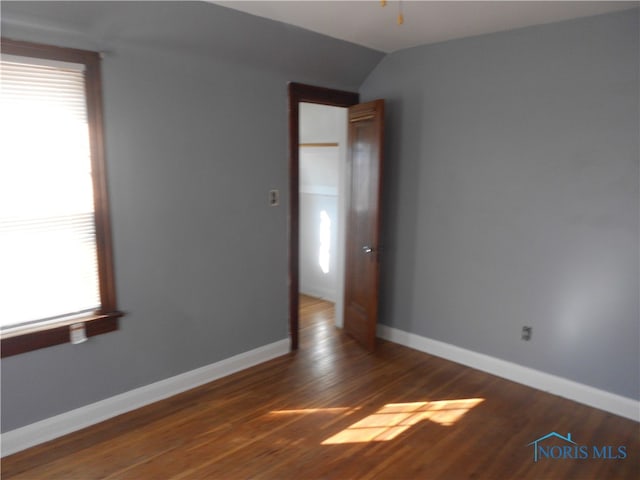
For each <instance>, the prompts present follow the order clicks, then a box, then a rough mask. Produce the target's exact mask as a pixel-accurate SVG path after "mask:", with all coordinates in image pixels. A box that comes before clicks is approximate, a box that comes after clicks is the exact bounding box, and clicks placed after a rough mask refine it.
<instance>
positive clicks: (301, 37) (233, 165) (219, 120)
mask: <svg viewBox="0 0 640 480" xmlns="http://www.w3.org/2000/svg"><path fill="white" fill-rule="evenodd" d="M2 29H3V36H6V37H10V38H16V39H21V40H30V41H40V42H47V43H53V44H59V45H65V46H73V47H79V48H90V49H99V50H104V51H106V52H107V53H106V55H105V57H104V63H103V80H104V103H105V128H106V140H107V142H106V151H107V166H108V174H109V187H110V194H111V208H112V210H111V213H112V221H113V234H114V250H115V252H114V253H115V261H116V264H115V267H116V280H117V290H118V294H119V304H120V308H121V309H122V310H124V311H125V312H127V316H126V317H125V318H124V319H123V320H122V322H121V330H120V331H118V332H115V333H110V334H107V335H102V336H99V337H94V338H92V339H90V341H88V342H86V343H84V344H80V345H75V346H74V345H69V344H67V345H61V346H56V347H51V348H47V349H43V350H38V351H34V352H30V353H26V354H23V355H18V356H14V357H9V358H6V359H3V361H2V429H3V431H7V430H12V429H14V428H17V427H20V426H23V425H26V424H29V423H32V422H35V421H38V420H41V419H44V418H47V417H50V416H52V415H55V414H59V413H62V412H65V411H68V410H71V409H74V408H77V407H81V406H83V405H86V404H89V403H92V402H95V401H98V400H101V399H104V398H107V397H110V396H113V395H116V394H118V393H122V392H125V391H127V390H130V389H133V388H135V387H139V386H142V385H146V384H149V383H152V382H154V381H157V380H161V379H164V378H167V377H170V376H173V375H176V374H179V373H182V372H185V371H188V370H191V369H194V368H197V367H201V366H204V365H208V364H210V363H213V362H216V361H219V360H222V359H224V358H228V357H230V356H232V355H235V354H238V353H241V352H245V351H247V350H250V349H252V348H256V347H259V346H262V345H265V344H268V343H271V342H274V341H277V340H281V339H285V338H287V337H288V321H287V315H288V312H287V305H288V303H287V233H286V231H287V211H288V194H287V185H288V173H287V155H288V154H287V150H286V148H287V94H286V92H287V82H288V81H301V82H305V83H312V84H319V85H326V86H333V87H336V88H343V89H351V90H357V88H358V86H359V85H360V84H361V82H362V81H363V79H364V77H365V76H366V74H367V73H368V72H369V71H370V70H371V69H372V68H373V66H374V65H375V64H376V63H377V62H378V61H379V59H380V58H381V57H382V54H381V53H379V52H375V51H372V50H368V49H365V48H361V47H357V46H354V45H351V44H348V43H345V42H341V41H338V40H333V39H329V38H327V37H323V36H321V35H317V34H314V33H311V32H306V31H303V30H301V29H296V28H293V27H289V26H286V25H284V24H280V23H275V22H271V21H267V20H262V19H259V18H257V17H251V16H248V15H245V14H242V13H238V12H235V11H233V10H229V9H226V8H222V7H218V6H214V5H209V4H205V3H182V2H180V3H161V4H152V3H149V2H141V3H131V2H124V3H122V2H120V3H119V2H109V3H96V2H90V3H76V4H68V3H52V2H47V3H44V4H42V3H32V2H23V3H12V2H4V1H3V2H2ZM319 59H320V60H319ZM271 188H279V189H280V190H281V192H282V194H283V196H282V206H280V207H279V208H271V207H269V206H268V205H267V199H268V191H269V189H271Z"/></svg>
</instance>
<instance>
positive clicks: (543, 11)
mask: <svg viewBox="0 0 640 480" xmlns="http://www.w3.org/2000/svg"><path fill="white" fill-rule="evenodd" d="M213 3H217V4H219V5H223V6H225V7H229V8H233V9H236V10H240V11H243V12H246V13H250V14H252V15H256V16H260V17H264V18H269V19H271V20H277V21H280V22H283V23H288V24H291V25H295V26H298V27H302V28H305V29H308V30H312V31H314V32H318V33H322V34H325V35H328V36H330V37H334V38H338V39H340V40H347V41H349V42H352V43H356V44H358V45H363V46H366V47H369V48H372V49H375V50H379V51H382V52H393V51H396V50H400V49H403V48H409V47H414V46H417V45H424V44H429V43H436V42H442V41H445V40H451V39H455V38H463V37H469V36H473V35H481V34H485V33H493V32H498V31H504V30H512V29H515V28H520V27H527V26H531V25H539V24H543V23H551V22H557V21H562V20H568V19H572V18H579V17H585V16H591V15H598V14H601V13H607V12H612V11H616V10H624V9H628V8H633V7H634V6H638V5H640V2H610V1H537V2H535V1H534V2H531V1H511V2H509V1H487V2H485V1H402V2H400V1H398V0H389V1H388V2H386V3H387V5H386V7H382V6H381V2H380V1H378V0H368V1H238V0H236V1H215V2H213ZM400 10H402V13H403V16H404V24H403V25H397V23H396V18H397V15H398V13H399V11H400Z"/></svg>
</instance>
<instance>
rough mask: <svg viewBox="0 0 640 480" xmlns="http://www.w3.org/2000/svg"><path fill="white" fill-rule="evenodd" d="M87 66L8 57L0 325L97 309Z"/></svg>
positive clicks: (0, 84)
mask: <svg viewBox="0 0 640 480" xmlns="http://www.w3.org/2000/svg"><path fill="white" fill-rule="evenodd" d="M83 68H84V66H83V65H81V64H78V65H75V64H68V63H62V62H44V63H43V62H42V61H41V60H33V61H32V60H31V59H29V58H25V59H20V58H15V57H9V56H4V55H3V58H2V62H1V70H0V326H1V327H3V328H7V327H13V326H16V325H21V324H25V323H29V322H34V321H43V320H53V319H58V318H61V317H66V316H71V315H74V314H79V313H86V312H89V311H93V310H95V309H97V308H99V306H100V294H99V276H98V262H97V255H96V236H95V221H94V196H93V181H92V176H91V156H90V144H89V126H88V121H87V103H86V98H85V78H84V72H83Z"/></svg>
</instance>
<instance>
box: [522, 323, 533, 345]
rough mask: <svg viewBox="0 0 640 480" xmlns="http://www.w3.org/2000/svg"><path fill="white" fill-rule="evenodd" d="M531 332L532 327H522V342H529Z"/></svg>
mask: <svg viewBox="0 0 640 480" xmlns="http://www.w3.org/2000/svg"><path fill="white" fill-rule="evenodd" d="M532 331H533V328H532V327H526V326H525V327H522V340H524V341H526V342H528V341H529V340H531V333H532Z"/></svg>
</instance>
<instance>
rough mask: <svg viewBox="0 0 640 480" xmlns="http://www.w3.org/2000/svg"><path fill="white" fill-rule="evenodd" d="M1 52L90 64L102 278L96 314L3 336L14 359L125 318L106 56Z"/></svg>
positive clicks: (29, 49)
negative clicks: (114, 223)
mask: <svg viewBox="0 0 640 480" xmlns="http://www.w3.org/2000/svg"><path fill="white" fill-rule="evenodd" d="M0 48H1V51H2V53H5V54H10V55H17V56H23V57H33V58H43V59H48V60H58V61H65V62H73V63H81V64H84V65H85V69H86V70H85V78H86V82H85V86H86V87H85V89H86V90H85V96H86V100H87V118H88V122H89V139H90V150H91V168H92V177H93V190H94V195H93V196H94V215H95V230H96V250H97V257H98V266H99V267H98V276H99V282H100V303H101V307H100V308H99V309H98V310H97V311H95V312H93V313H92V314H89V315H85V316H80V317H70V318H62V319H61V320H59V321H55V322H43V323H41V324H38V323H34V324H30V325H26V326H25V327H24V328H21V327H16V328H9V329H7V331H6V332H3V333H2V335H1V342H2V343H1V345H0V353H1V356H2V357H8V356H11V355H16V354H19V353H24V352H28V351H31V350H36V349H39V348H44V347H48V346H52V345H58V344H61V343H67V342H69V340H70V336H69V325H70V324H72V323H84V324H85V328H86V335H87V337H91V336H95V335H100V334H102V333H107V332H112V331H114V330H117V329H118V326H119V325H118V324H119V322H118V319H119V318H120V317H122V316H123V315H124V314H123V313H122V312H120V311H118V309H117V302H116V289H115V276H114V269H113V247H112V243H111V221H110V218H111V217H110V212H109V198H108V191H107V173H106V168H105V156H104V128H103V127H104V124H103V112H102V80H101V78H102V77H101V71H100V54H99V53H97V52H91V51H87V50H79V49H73V48H64V47H56V46H51V45H43V44H37V43H30V42H23V41H17V40H11V39H7V38H2V39H1V47H0Z"/></svg>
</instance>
